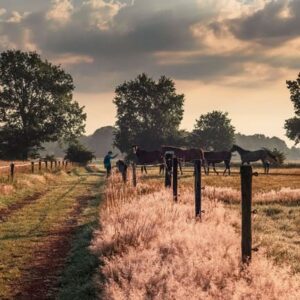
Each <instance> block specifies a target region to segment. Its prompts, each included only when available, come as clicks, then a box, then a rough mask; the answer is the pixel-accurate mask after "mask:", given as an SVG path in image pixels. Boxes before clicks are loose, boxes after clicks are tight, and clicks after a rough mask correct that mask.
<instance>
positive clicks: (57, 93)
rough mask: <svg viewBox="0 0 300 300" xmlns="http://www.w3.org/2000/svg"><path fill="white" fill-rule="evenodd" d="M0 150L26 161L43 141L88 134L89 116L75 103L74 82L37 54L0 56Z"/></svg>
mask: <svg viewBox="0 0 300 300" xmlns="http://www.w3.org/2000/svg"><path fill="white" fill-rule="evenodd" d="M0 87H1V89H0V124H1V127H0V151H1V154H2V156H4V157H6V158H21V159H26V158H27V157H28V154H29V152H35V151H36V150H38V149H40V148H41V144H42V143H44V142H50V141H57V140H72V139H73V138H74V137H77V136H79V135H80V134H82V133H83V132H84V121H85V119H86V114H85V113H84V112H83V107H80V106H79V104H78V103H77V102H75V101H73V100H72V97H73V95H72V92H73V90H74V84H73V79H72V77H71V75H69V74H67V73H66V72H65V71H64V70H63V69H61V67H60V66H55V65H53V64H51V63H50V62H48V61H43V60H42V59H41V57H40V56H39V55H38V54H37V53H35V52H21V51H14V50H9V51H6V52H2V53H1V56H0Z"/></svg>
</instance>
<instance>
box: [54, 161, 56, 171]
mask: <svg viewBox="0 0 300 300" xmlns="http://www.w3.org/2000/svg"><path fill="white" fill-rule="evenodd" d="M54 167H55V170H56V169H57V160H55V161H54Z"/></svg>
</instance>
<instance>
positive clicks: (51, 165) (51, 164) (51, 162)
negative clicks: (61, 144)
mask: <svg viewBox="0 0 300 300" xmlns="http://www.w3.org/2000/svg"><path fill="white" fill-rule="evenodd" d="M52 168H53V161H52V160H51V161H50V169H51V171H52Z"/></svg>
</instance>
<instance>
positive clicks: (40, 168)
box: [39, 160, 42, 172]
mask: <svg viewBox="0 0 300 300" xmlns="http://www.w3.org/2000/svg"><path fill="white" fill-rule="evenodd" d="M41 171H42V162H41V161H40V160H39V172H41Z"/></svg>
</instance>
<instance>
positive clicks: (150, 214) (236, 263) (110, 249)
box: [93, 168, 300, 299]
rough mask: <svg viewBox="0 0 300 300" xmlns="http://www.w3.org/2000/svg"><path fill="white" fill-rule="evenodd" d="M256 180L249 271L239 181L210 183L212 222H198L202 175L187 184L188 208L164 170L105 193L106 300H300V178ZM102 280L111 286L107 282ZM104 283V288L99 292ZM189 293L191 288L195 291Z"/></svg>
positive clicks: (99, 249) (282, 174) (184, 179)
mask: <svg viewBox="0 0 300 300" xmlns="http://www.w3.org/2000/svg"><path fill="white" fill-rule="evenodd" d="M254 171H257V172H259V173H260V174H259V176H258V177H253V209H256V211H257V213H256V214H255V215H253V245H254V247H255V248H257V249H258V252H254V253H253V261H252V263H251V265H250V267H249V268H247V269H246V270H244V269H243V268H242V269H241V265H240V222H241V217H240V176H239V169H238V168H236V169H234V170H233V175H232V176H216V175H210V176H204V175H203V176H202V179H203V180H202V181H203V185H204V186H205V189H204V191H203V209H204V210H205V213H204V214H203V217H202V220H201V222H199V221H198V222H197V221H195V219H194V204H193V199H194V195H193V170H192V169H191V168H189V169H185V170H184V175H182V176H180V179H179V194H180V196H179V203H178V204H175V205H174V203H173V201H172V195H171V192H170V191H166V190H165V189H164V187H163V176H159V175H158V170H157V168H151V169H149V171H148V174H147V175H142V176H141V175H140V174H139V176H138V182H139V183H138V186H137V188H136V189H134V188H133V187H132V186H130V185H128V184H127V186H124V185H123V184H122V182H120V179H119V177H118V176H117V175H116V177H114V178H113V179H112V180H111V182H110V183H109V184H108V186H107V188H106V200H105V205H104V206H103V207H102V212H101V215H100V222H101V224H102V228H103V230H102V231H100V232H98V233H97V234H96V236H95V238H94V242H93V250H94V252H95V253H96V254H97V256H98V257H101V259H103V260H104V262H105V264H104V266H103V268H101V269H99V274H101V276H104V277H105V278H106V279H107V281H106V283H105V284H104V285H101V286H102V287H103V290H102V293H103V294H104V298H105V297H106V298H107V299H204V298H205V299H286V297H287V295H288V299H299V297H300V277H299V276H300V275H299V274H300V263H299V262H300V235H299V233H300V169H298V168H293V169H292V168H282V169H275V170H274V169H273V170H271V174H270V175H264V174H261V173H262V170H261V169H260V168H256V169H254ZM101 278H102V277H101ZM99 283H100V282H99ZM187 287H188V288H187Z"/></svg>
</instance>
